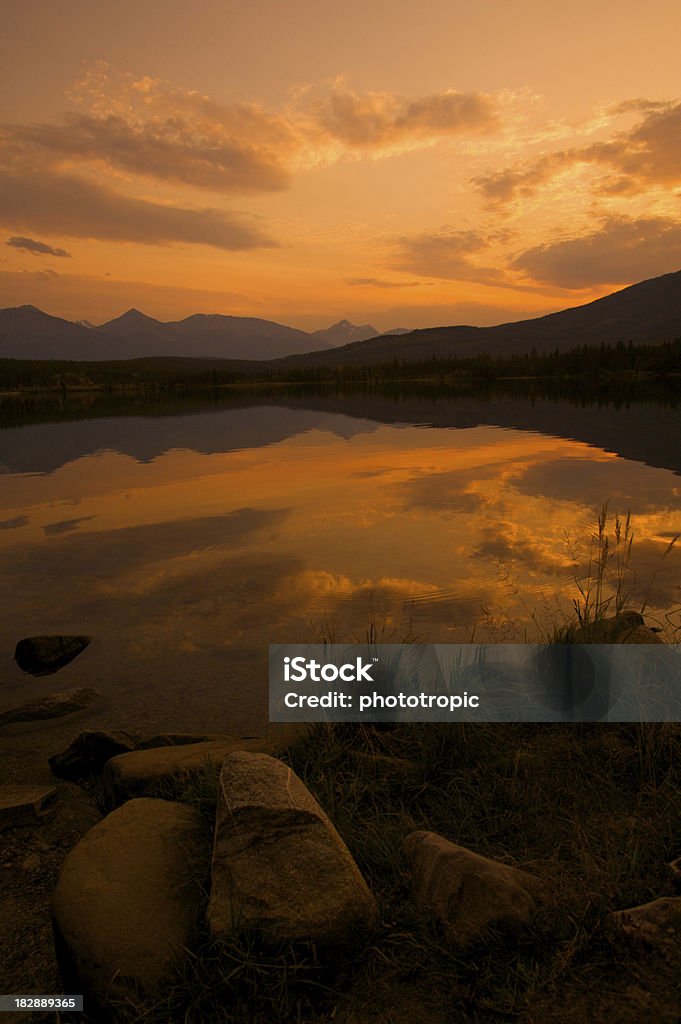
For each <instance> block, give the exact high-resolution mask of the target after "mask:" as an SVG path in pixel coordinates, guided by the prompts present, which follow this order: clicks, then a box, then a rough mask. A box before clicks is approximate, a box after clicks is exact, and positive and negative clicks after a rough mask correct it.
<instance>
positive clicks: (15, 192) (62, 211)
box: [0, 170, 276, 250]
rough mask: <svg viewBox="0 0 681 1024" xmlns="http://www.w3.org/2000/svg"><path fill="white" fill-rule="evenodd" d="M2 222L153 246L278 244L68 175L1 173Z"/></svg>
mask: <svg viewBox="0 0 681 1024" xmlns="http://www.w3.org/2000/svg"><path fill="white" fill-rule="evenodd" d="M0 221H2V223H4V224H5V225H7V226H9V227H14V228H20V229H21V228H34V229H39V230H43V231H46V232H48V233H51V234H62V235H66V236H67V237H71V238H74V237H78V238H110V239H117V240H119V241H125V242H141V243H144V244H152V245H154V244H155V245H159V244H167V243H170V242H187V243H191V244H197V245H210V246H214V247H215V248H218V249H228V250H245V249H255V248H260V247H263V246H273V245H275V244H276V243H275V242H274V241H273V240H272V239H271V238H269V237H268V236H267V235H266V234H265V233H264V232H263V231H262V230H261V229H260V228H259V227H258V226H256V225H255V224H254V223H252V222H249V221H248V220H247V219H246V218H244V217H242V216H237V215H235V214H230V213H226V212H224V211H222V210H216V209H210V208H204V209H191V208H185V207H181V206H165V205H163V204H161V203H152V202H149V201H148V200H146V199H136V198H132V197H129V196H125V195H121V194H119V193H117V192H115V191H113V190H112V189H110V188H108V187H107V186H105V185H99V184H94V183H93V182H89V181H86V180H85V179H83V178H77V177H72V176H71V175H68V174H56V173H53V174H37V173H35V172H32V173H31V172H27V173H24V174H20V173H14V172H11V171H10V172H7V171H5V172H3V171H1V170H0Z"/></svg>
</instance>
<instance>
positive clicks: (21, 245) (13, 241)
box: [6, 235, 71, 257]
mask: <svg viewBox="0 0 681 1024" xmlns="http://www.w3.org/2000/svg"><path fill="white" fill-rule="evenodd" d="M6 244H7V245H11V246H12V248H14V249H21V250H22V251H24V252H31V253H33V254H34V255H36V256H63V257H66V256H68V257H70V256H71V253H70V252H67V251H66V249H55V248H54V246H52V245H48V244H47V243H46V242H37V241H36V240H35V238H22V237H20V236H17V235H15V236H14V237H13V238H8V239H7V242H6Z"/></svg>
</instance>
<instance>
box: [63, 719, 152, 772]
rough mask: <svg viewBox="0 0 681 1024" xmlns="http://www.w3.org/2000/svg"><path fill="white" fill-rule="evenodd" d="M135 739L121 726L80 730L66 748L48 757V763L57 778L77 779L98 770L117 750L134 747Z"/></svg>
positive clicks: (133, 748) (136, 743)
mask: <svg viewBox="0 0 681 1024" xmlns="http://www.w3.org/2000/svg"><path fill="white" fill-rule="evenodd" d="M138 742H139V740H138V738H137V737H136V736H131V735H130V733H127V732H122V731H120V730H116V731H113V730H101V731H92V732H81V733H80V735H79V736H77V737H76V738H75V740H74V741H73V742H72V743H71V744H69V746H68V747H67V748H66V750H64V751H62V753H61V754H54V755H53V756H52V757H50V758H49V765H50V768H51V769H52V773H53V774H54V775H56V776H58V778H60V779H70V780H71V781H77V780H78V779H84V778H86V777H87V776H88V775H96V774H98V773H99V772H101V771H102V769H103V768H104V765H105V764H106V762H107V761H110V760H111V758H112V757H115V756H116V754H123V753H126V752H129V751H131V750H136V749H137V745H138Z"/></svg>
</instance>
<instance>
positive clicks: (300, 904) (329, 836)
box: [208, 751, 376, 946]
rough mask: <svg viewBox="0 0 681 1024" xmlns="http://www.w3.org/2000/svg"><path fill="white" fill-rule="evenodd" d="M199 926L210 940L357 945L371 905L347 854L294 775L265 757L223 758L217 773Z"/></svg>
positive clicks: (369, 922)
mask: <svg viewBox="0 0 681 1024" xmlns="http://www.w3.org/2000/svg"><path fill="white" fill-rule="evenodd" d="M208 922H209V925H210V930H211V932H212V934H213V936H214V937H215V938H218V939H224V938H226V937H227V936H229V935H230V934H232V933H233V932H235V931H241V930H243V931H249V932H252V933H255V934H256V935H257V936H258V937H259V939H260V940H261V941H263V942H264V943H265V944H267V945H279V944H281V943H296V942H298V941H312V942H315V943H316V944H318V945H327V946H340V945H344V944H348V943H353V942H356V941H357V940H358V939H359V938H361V936H362V935H363V934H366V933H368V932H369V931H370V930H371V929H372V928H373V926H374V925H375V922H376V903H375V901H374V898H373V896H372V895H371V893H370V892H369V889H368V888H367V885H366V882H365V881H364V879H363V878H362V875H361V874H360V871H359V868H358V867H357V865H356V864H355V862H354V860H353V858H352V856H351V854H350V852H349V850H348V848H347V847H346V845H345V843H344V842H343V840H342V839H341V837H340V836H339V835H338V833H337V831H336V829H335V828H334V827H333V825H332V824H331V822H330V821H329V819H328V817H327V816H326V814H325V813H324V811H323V810H322V809H321V807H320V806H319V804H318V803H317V801H316V800H315V799H314V797H313V796H312V794H311V793H310V792H309V790H308V789H307V788H306V787H305V785H304V784H303V783H302V782H301V780H300V779H299V778H298V776H297V775H296V774H295V773H294V772H293V771H292V770H291V769H290V768H289V767H288V766H287V765H285V764H284V763H283V762H282V761H279V760H277V759H276V758H274V757H269V756H268V755H266V754H254V753H248V752H245V751H239V752H236V753H233V754H230V755H229V756H228V757H227V758H226V759H225V763H224V765H223V767H222V771H221V772H220V780H219V786H218V808H217V818H216V828H215V842H214V846H213V864H212V883H211V892H210V902H209V908H208Z"/></svg>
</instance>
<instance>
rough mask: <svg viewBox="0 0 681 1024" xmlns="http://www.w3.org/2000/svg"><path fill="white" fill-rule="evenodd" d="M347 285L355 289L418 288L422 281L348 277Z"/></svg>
mask: <svg viewBox="0 0 681 1024" xmlns="http://www.w3.org/2000/svg"><path fill="white" fill-rule="evenodd" d="M345 283H346V284H349V285H350V286H351V287H353V288H418V287H419V286H420V284H421V282H420V281H386V280H384V279H383V278H379V277H346V278H345Z"/></svg>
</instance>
